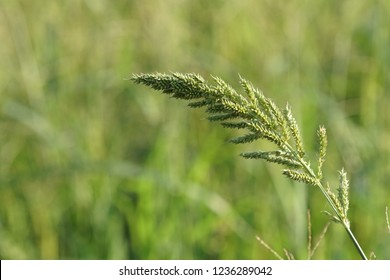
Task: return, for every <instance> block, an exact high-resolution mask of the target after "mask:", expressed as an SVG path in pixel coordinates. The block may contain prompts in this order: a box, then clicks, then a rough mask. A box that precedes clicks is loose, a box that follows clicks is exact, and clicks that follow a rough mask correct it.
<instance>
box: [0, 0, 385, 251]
mask: <svg viewBox="0 0 390 280" xmlns="http://www.w3.org/2000/svg"><path fill="white" fill-rule="evenodd" d="M389 26H390V2H389V1H384V0H383V1H381V0H378V1H351V0H349V1H348V0H347V1H336V0H331V1H330V0H319V1H270V0H269V1H265V0H263V1H255V0H242V1H206V0H203V1H190V0H181V1H179V0H177V1H174V0H165V1H161V0H158V1H150V0H148V1H124V0H119V1H115V2H114V1H107V0H93V1H92V0H84V1H82V0H70V1H58V0H56V1H42V0H36V1H28V0H13V1H11V0H1V1H0V42H1V48H0V63H1V67H0V71H1V73H0V92H1V93H0V258H1V259H273V258H275V257H274V256H273V255H272V254H271V253H270V252H269V251H267V250H266V249H265V248H264V247H262V246H261V245H260V244H259V242H258V241H257V240H256V238H255V236H256V235H259V236H261V238H262V239H264V240H265V241H266V242H267V243H268V244H269V245H270V246H272V247H273V248H274V249H275V250H276V251H277V252H279V253H280V254H283V248H285V249H287V250H288V251H289V252H292V253H293V254H294V256H295V257H296V258H298V259H305V258H307V250H306V248H307V239H308V238H307V216H306V212H307V209H310V211H311V216H312V220H311V223H312V232H313V238H314V239H315V240H316V239H317V238H318V236H319V235H320V233H321V230H322V228H323V227H324V225H325V224H326V222H327V220H328V218H327V216H325V215H324V214H322V213H321V211H323V210H328V211H330V209H329V207H328V206H327V204H326V203H325V200H324V198H323V197H322V196H321V194H320V192H319V191H318V190H316V189H312V188H309V187H308V186H305V185H303V184H295V183H292V182H291V181H290V180H288V179H287V178H285V177H284V176H282V175H281V170H280V167H279V166H274V165H270V164H266V163H264V162H262V161H251V160H245V159H242V158H240V157H239V156H238V154H239V153H240V152H244V151H252V150H253V149H262V150H264V149H266V148H269V145H268V144H267V143H263V142H259V143H256V144H251V145H247V146H245V145H239V146H234V145H233V144H229V143H228V142H227V139H229V137H231V136H232V132H231V131H226V130H225V129H223V128H222V127H219V126H215V125H214V124H210V123H208V122H207V121H206V120H205V119H204V117H205V115H204V114H203V112H202V111H201V110H190V109H189V108H187V107H186V106H185V104H184V103H182V102H180V101H177V100H173V99H170V98H167V96H163V95H162V94H158V93H156V92H153V91H152V90H151V89H149V88H146V87H142V86H137V85H134V84H132V83H131V82H129V81H128V80H126V78H128V77H129V76H130V74H131V73H138V72H154V71H161V72H169V71H180V72H196V73H200V74H201V75H203V76H204V77H206V78H209V77H210V75H216V76H219V77H221V78H223V79H224V80H226V81H228V82H229V83H231V84H232V86H233V87H235V88H237V89H239V84H238V74H240V75H242V76H243V77H245V78H246V79H248V80H250V81H252V82H253V83H254V85H255V86H256V87H258V88H260V89H262V90H263V91H264V93H265V95H267V96H269V97H271V98H273V99H274V100H275V102H276V103H277V104H278V105H280V106H284V104H285V103H286V102H289V103H290V104H291V107H292V108H293V112H294V113H295V116H296V117H297V119H298V121H299V125H300V127H301V128H302V132H303V138H304V140H305V143H304V144H305V146H306V150H308V151H310V153H311V156H312V158H316V148H317V145H316V137H315V135H316V129H317V127H318V126H319V125H320V124H323V125H325V126H326V127H327V130H328V133H329V151H328V156H327V161H326V162H325V167H324V168H325V174H324V176H325V177H326V178H328V179H329V180H330V182H331V183H332V184H333V185H336V182H337V176H338V173H337V170H339V169H341V168H342V167H345V169H346V170H347V172H348V175H349V178H350V181H351V190H350V202H351V205H350V212H349V215H350V220H351V227H352V230H353V231H354V233H355V235H356V237H357V238H358V240H359V242H360V243H361V245H362V247H363V249H364V250H365V252H366V253H367V254H370V252H374V253H375V255H376V256H377V258H378V259H390V234H389V233H388V229H387V225H386V219H385V208H386V206H388V207H390V187H389V182H390V143H389V141H390V114H389V108H390V94H389V88H390V75H389V73H390V48H389V46H390V32H389ZM314 258H315V259H358V258H359V255H358V253H357V252H356V251H355V249H354V247H353V245H352V242H351V241H350V240H349V239H348V236H347V234H346V233H345V232H344V229H343V228H342V227H341V226H339V225H336V224H332V225H331V227H330V229H329V231H328V232H327V234H326V236H325V238H324V240H323V241H322V243H321V245H320V247H319V249H318V251H317V252H316V254H315V255H314Z"/></svg>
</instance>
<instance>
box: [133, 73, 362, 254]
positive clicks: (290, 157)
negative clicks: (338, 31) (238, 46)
mask: <svg viewBox="0 0 390 280" xmlns="http://www.w3.org/2000/svg"><path fill="white" fill-rule="evenodd" d="M212 78H213V81H214V84H211V83H209V82H207V81H206V80H205V79H204V78H202V77H201V76H199V75H197V74H192V73H189V74H181V73H171V74H163V73H149V74H134V75H132V77H131V78H130V79H131V80H132V81H134V82H135V83H138V84H144V85H147V86H150V87H151V88H153V89H156V90H160V91H162V92H163V93H166V94H169V95H171V96H172V97H174V98H177V99H183V100H190V101H191V102H190V103H189V104H188V105H189V106H190V107H192V108H200V107H205V108H206V113H207V114H208V117H207V118H208V120H209V121H212V122H219V123H220V124H221V125H222V126H223V127H226V128H230V129H239V130H245V131H246V133H244V134H243V135H241V136H238V137H235V138H233V139H231V140H230V141H231V142H232V143H235V144H243V143H249V142H253V141H256V140H258V139H266V140H268V141H270V142H272V143H274V144H275V145H276V146H277V148H278V149H277V150H274V151H254V152H245V153H241V156H242V157H244V158H248V159H264V160H266V161H268V162H271V163H277V164H280V165H283V166H284V167H285V169H284V170H283V174H284V175H285V176H287V177H288V178H289V179H291V180H294V181H298V182H303V183H306V184H308V185H311V186H314V187H317V188H319V189H320V191H321V192H322V194H323V195H324V197H325V198H326V200H327V201H328V203H329V205H330V206H331V208H332V210H333V212H334V213H332V214H331V213H329V212H326V211H325V213H327V214H328V215H330V216H331V220H333V221H335V222H339V223H341V224H342V225H343V226H344V228H345V230H346V231H347V233H348V235H349V237H350V238H351V240H352V241H353V243H354V245H355V247H356V249H357V251H358V252H359V254H360V256H361V257H362V258H363V259H367V257H366V255H365V254H364V252H363V250H362V249H361V247H360V245H359V243H358V241H357V240H356V238H355V236H354V235H353V233H352V231H351V230H350V223H349V220H348V218H347V211H348V206H349V200H348V191H349V182H348V179H347V174H346V172H345V171H344V170H343V169H342V170H341V171H340V172H339V175H340V179H339V185H338V188H337V195H336V194H335V193H334V192H333V191H332V190H331V188H330V187H329V184H328V183H326V186H327V187H326V188H325V187H324V185H323V182H322V181H323V174H322V166H323V163H324V161H325V156H326V149H327V145H328V141H327V136H326V129H325V128H324V127H322V126H320V127H319V129H318V131H317V136H318V142H319V155H318V160H317V163H318V167H317V169H318V170H317V172H314V170H313V169H312V168H311V164H310V161H308V159H307V157H306V153H305V150H304V146H303V140H302V136H301V133H300V131H299V126H298V123H297V121H296V119H295V117H294V115H293V113H292V109H291V107H290V106H289V105H288V104H287V105H286V107H285V108H284V109H283V110H281V109H280V108H279V107H278V106H277V105H276V104H275V103H274V102H273V101H272V100H271V99H269V98H267V97H265V96H264V94H263V93H262V92H261V91H259V90H257V89H256V88H254V87H253V85H252V83H250V82H249V81H247V80H245V79H244V78H242V77H241V76H240V77H239V79H240V80H239V81H240V84H241V86H242V88H243V90H244V92H245V96H244V95H242V94H239V93H237V91H236V90H234V89H233V88H232V87H231V86H230V85H229V84H227V83H226V82H224V81H223V80H222V79H220V78H218V77H212Z"/></svg>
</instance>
